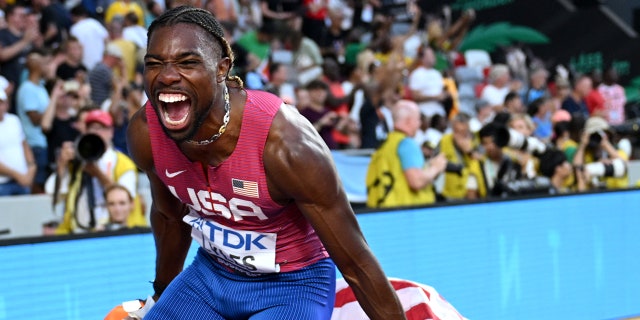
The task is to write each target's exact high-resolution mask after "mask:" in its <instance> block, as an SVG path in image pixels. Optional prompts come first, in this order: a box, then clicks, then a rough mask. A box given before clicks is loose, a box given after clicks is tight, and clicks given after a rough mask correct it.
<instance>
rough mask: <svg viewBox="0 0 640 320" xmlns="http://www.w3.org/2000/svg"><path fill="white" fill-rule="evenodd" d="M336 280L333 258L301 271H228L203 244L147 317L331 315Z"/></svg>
mask: <svg viewBox="0 0 640 320" xmlns="http://www.w3.org/2000/svg"><path fill="white" fill-rule="evenodd" d="M335 286H336V271H335V265H334V264H333V261H332V260H331V259H330V258H327V259H322V260H320V261H318V262H316V263H314V264H312V265H310V266H307V267H305V268H302V269H300V270H296V271H291V272H283V273H274V274H266V275H260V276H256V277H249V276H246V275H242V274H239V273H234V272H232V271H228V270H227V269H226V268H225V267H223V266H222V265H221V264H219V263H218V262H216V261H215V260H214V258H213V257H211V256H210V255H209V254H208V253H207V252H206V251H204V250H203V249H202V248H200V249H198V253H197V254H196V257H195V259H194V261H193V263H192V264H191V265H190V266H188V267H187V268H186V269H185V270H184V271H183V272H181V273H180V274H179V275H178V276H177V277H176V278H175V279H174V280H173V281H172V282H171V284H170V285H169V286H168V287H167V289H166V290H165V291H164V293H163V294H162V297H161V298H160V299H159V300H158V302H157V303H156V305H155V306H153V308H151V310H150V311H149V313H148V314H147V315H146V316H145V317H144V319H145V320H155V319H163V320H166V319H171V320H173V319H185V320H186V319H189V320H197V319H203V320H204V319H206V320H215V319H227V320H232V319H233V320H235V319H251V320H278V319H282V320H291V319H305V320H314V319H317V320H328V319H330V318H331V313H332V311H333V304H334V300H335Z"/></svg>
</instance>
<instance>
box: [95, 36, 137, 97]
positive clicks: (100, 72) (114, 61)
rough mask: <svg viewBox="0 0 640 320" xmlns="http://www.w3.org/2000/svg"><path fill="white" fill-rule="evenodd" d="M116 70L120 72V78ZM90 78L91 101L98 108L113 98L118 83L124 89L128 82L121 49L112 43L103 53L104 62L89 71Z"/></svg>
mask: <svg viewBox="0 0 640 320" xmlns="http://www.w3.org/2000/svg"><path fill="white" fill-rule="evenodd" d="M114 70H119V71H120V73H119V75H120V76H119V77H118V76H116V74H115V72H114ZM88 78H89V84H90V85H91V101H92V102H93V103H94V104H95V105H97V106H101V105H102V103H103V102H104V101H105V100H107V99H108V98H109V97H110V96H111V94H112V93H113V90H114V88H115V87H116V85H115V83H116V82H122V86H123V87H124V84H126V83H127V82H128V81H127V78H126V71H125V68H124V63H123V61H122V50H120V47H118V46H117V45H115V44H113V43H110V44H109V45H108V46H107V48H106V50H105V51H104V53H103V56H102V61H101V62H98V64H96V65H95V67H94V68H93V69H91V70H90V71H89V74H88ZM105 109H106V108H105Z"/></svg>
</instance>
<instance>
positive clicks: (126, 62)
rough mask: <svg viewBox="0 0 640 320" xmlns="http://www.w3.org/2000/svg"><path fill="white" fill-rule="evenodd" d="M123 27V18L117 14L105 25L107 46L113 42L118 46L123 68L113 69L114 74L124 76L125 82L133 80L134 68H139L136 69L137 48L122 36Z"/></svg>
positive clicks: (134, 75) (134, 76)
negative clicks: (107, 39)
mask: <svg viewBox="0 0 640 320" xmlns="http://www.w3.org/2000/svg"><path fill="white" fill-rule="evenodd" d="M123 28H124V19H123V18H122V17H120V16H117V17H116V18H114V19H113V20H111V23H109V24H108V25H107V30H109V42H108V43H107V47H108V46H109V45H110V44H115V45H116V46H118V48H120V52H122V58H121V59H122V64H123V66H122V68H123V70H119V69H116V70H114V73H115V75H116V76H117V77H122V76H124V77H125V78H126V81H127V82H133V81H134V80H135V78H136V70H139V69H137V63H138V48H137V46H136V44H135V43H134V42H132V41H129V40H127V39H125V38H123V37H122V29H123ZM121 71H124V72H125V73H124V74H121V73H120V72H121ZM140 73H141V72H140Z"/></svg>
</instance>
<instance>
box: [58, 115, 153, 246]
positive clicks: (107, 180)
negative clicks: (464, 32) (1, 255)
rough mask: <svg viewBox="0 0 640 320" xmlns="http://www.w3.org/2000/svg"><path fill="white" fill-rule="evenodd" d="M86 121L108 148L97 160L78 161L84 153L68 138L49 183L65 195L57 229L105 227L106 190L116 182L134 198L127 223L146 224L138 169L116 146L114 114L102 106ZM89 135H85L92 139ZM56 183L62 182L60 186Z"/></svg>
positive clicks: (76, 230)
mask: <svg viewBox="0 0 640 320" xmlns="http://www.w3.org/2000/svg"><path fill="white" fill-rule="evenodd" d="M85 123H86V126H87V128H86V133H87V134H92V135H96V136H98V137H99V138H100V139H101V140H102V142H103V143H104V145H105V150H104V153H103V154H102V155H100V156H99V158H98V159H97V160H92V159H86V160H84V161H79V160H80V158H81V157H79V155H78V154H76V152H77V150H76V148H75V147H74V145H73V143H69V142H67V143H65V144H64V145H63V146H62V150H61V152H60V156H59V157H58V159H57V162H58V165H57V171H56V173H55V174H53V175H52V176H51V177H50V178H49V181H48V183H47V189H48V191H49V192H51V193H53V194H54V195H56V194H58V195H60V194H61V195H64V203H65V208H64V216H63V221H62V223H61V224H60V226H59V227H58V229H57V231H56V233H57V234H68V233H82V232H87V231H92V230H96V229H100V228H101V227H104V225H106V224H107V222H108V217H109V215H108V212H107V210H106V208H105V206H104V204H105V199H104V192H103V190H104V189H105V188H106V187H107V186H109V185H111V184H113V183H118V184H120V185H122V186H124V187H125V188H126V189H127V190H128V191H129V193H130V194H131V195H132V197H133V198H134V199H135V200H134V202H135V209H134V211H133V212H132V214H131V215H130V216H129V218H128V220H127V225H128V226H130V227H131V226H144V225H146V220H145V218H144V215H143V212H142V206H141V204H140V200H139V195H138V193H137V189H136V188H137V179H138V171H137V169H136V166H135V164H134V163H133V161H131V159H129V157H127V156H126V155H124V154H123V153H121V152H119V151H116V150H115V149H114V148H113V145H112V143H111V141H112V139H113V120H112V118H111V115H110V114H109V113H108V112H105V111H102V110H93V111H90V112H88V113H87V115H86V118H85ZM87 137H88V135H83V138H85V139H89V138H87ZM56 180H57V181H56ZM55 185H58V186H59V189H58V190H56V188H55V187H54V186H55ZM56 198H57V197H56Z"/></svg>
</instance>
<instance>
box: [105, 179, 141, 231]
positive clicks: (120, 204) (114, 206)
mask: <svg viewBox="0 0 640 320" xmlns="http://www.w3.org/2000/svg"><path fill="white" fill-rule="evenodd" d="M104 200H105V203H106V205H107V211H108V212H109V222H107V224H106V225H104V227H103V228H104V229H103V230H106V231H115V230H120V229H126V228H128V227H129V226H128V225H127V220H128V219H129V216H130V215H131V213H132V212H133V211H134V208H135V207H134V204H135V202H134V199H133V197H132V196H131V193H130V192H129V190H128V189H127V188H126V187H124V186H122V185H119V184H117V183H114V184H112V185H110V186H108V187H107V188H106V189H105V190H104Z"/></svg>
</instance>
